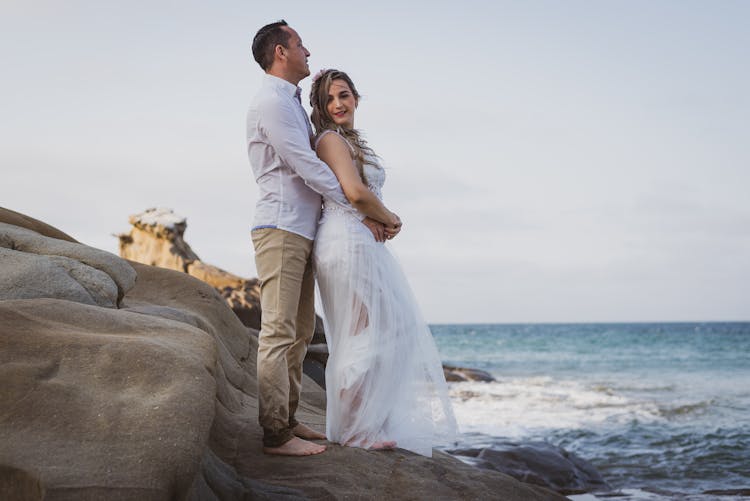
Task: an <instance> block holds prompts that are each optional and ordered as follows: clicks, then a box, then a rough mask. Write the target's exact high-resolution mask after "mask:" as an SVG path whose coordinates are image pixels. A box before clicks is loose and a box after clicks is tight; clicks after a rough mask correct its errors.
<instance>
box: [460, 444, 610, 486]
mask: <svg viewBox="0 0 750 501" xmlns="http://www.w3.org/2000/svg"><path fill="white" fill-rule="evenodd" d="M450 452H451V453H452V454H454V455H456V456H463V457H466V458H471V459H470V460H469V461H468V462H469V463H471V464H473V465H475V466H478V467H480V468H486V469H490V470H495V471H499V472H502V473H505V474H506V475H510V476H511V477H513V478H516V479H518V480H520V481H522V482H526V483H530V484H534V485H540V486H544V487H547V488H550V489H554V490H555V491H557V492H559V493H561V494H580V493H585V492H593V491H609V490H611V487H610V486H609V485H608V484H607V482H605V480H604V478H602V476H601V474H600V473H599V472H598V471H597V470H596V468H595V467H594V466H593V465H592V464H590V463H589V462H587V461H586V460H584V459H583V458H581V457H579V456H577V455H576V454H574V453H572V452H569V451H566V450H565V449H563V448H562V447H555V446H554V445H552V444H549V443H546V442H529V443H515V442H506V443H500V444H493V446H492V447H491V448H485V449H456V450H453V451H450Z"/></svg>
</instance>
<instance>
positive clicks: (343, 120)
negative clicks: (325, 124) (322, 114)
mask: <svg viewBox="0 0 750 501" xmlns="http://www.w3.org/2000/svg"><path fill="white" fill-rule="evenodd" d="M356 108H357V98H356V97H354V93H353V92H352V90H351V89H350V88H349V84H347V83H346V81H344V80H342V79H340V78H337V79H335V80H333V81H332V82H331V86H330V87H328V104H327V105H326V111H328V114H329V115H331V118H332V119H333V122H334V123H335V124H336V125H340V126H342V127H345V128H347V129H353V128H354V110H355V109H356Z"/></svg>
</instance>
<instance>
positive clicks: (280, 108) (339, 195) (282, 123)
mask: <svg viewBox="0 0 750 501" xmlns="http://www.w3.org/2000/svg"><path fill="white" fill-rule="evenodd" d="M292 106H293V104H292V103H288V102H285V100H283V99H278V100H273V101H272V100H268V101H265V102H263V103H261V109H260V116H261V117H263V118H262V120H261V122H260V124H259V125H260V128H261V129H262V130H263V132H265V134H266V137H267V138H268V142H269V143H270V144H271V146H272V147H273V149H274V150H275V151H276V153H277V154H278V155H279V156H280V157H281V159H282V160H283V161H284V163H286V164H287V165H288V166H289V167H290V168H291V169H292V170H294V172H296V173H297V174H298V175H299V176H300V177H301V178H302V179H303V180H304V181H305V184H306V185H307V186H309V187H310V188H311V189H313V190H314V191H316V192H318V193H320V194H321V195H323V196H324V197H326V198H329V199H331V200H333V201H334V202H336V203H337V204H339V205H341V206H342V207H344V208H346V209H348V210H351V211H352V212H354V208H353V207H352V206H351V205H349V204H348V203H347V199H346V197H345V196H344V192H343V190H342V188H341V185H340V184H339V181H338V179H336V176H335V175H334V174H333V172H331V170H330V169H329V168H328V166H327V165H326V164H325V163H323V162H322V161H321V160H320V159H319V158H318V157H317V155H316V154H315V152H314V151H313V150H312V148H311V147H310V138H309V137H308V136H307V133H306V132H305V131H302V130H301V129H300V126H299V123H298V122H297V120H298V119H297V116H296V114H297V113H301V111H300V110H295V109H294V108H293V107H292Z"/></svg>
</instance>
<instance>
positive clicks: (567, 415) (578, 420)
mask: <svg viewBox="0 0 750 501" xmlns="http://www.w3.org/2000/svg"><path fill="white" fill-rule="evenodd" d="M665 388H667V387H666V386H660V387H657V386H655V385H651V386H645V385H644V386H642V387H639V388H637V390H640V391H643V390H652V391H653V390H654V389H656V390H657V391H666V390H665ZM450 394H451V398H452V400H453V405H454V409H455V413H456V418H457V420H458V422H459V426H460V428H461V431H462V432H464V433H483V434H487V435H492V436H502V437H511V438H512V437H525V436H529V435H531V434H537V433H538V432H539V431H540V430H543V429H555V430H561V429H587V428H596V427H598V426H600V425H623V424H628V423H632V422H634V421H637V422H640V423H659V422H666V421H670V420H673V419H679V418H681V417H684V416H686V415H695V414H701V413H705V412H707V410H708V409H710V408H711V406H713V405H714V403H715V402H714V401H713V400H699V401H694V402H674V403H672V402H670V403H665V402H663V401H661V402H660V401H657V400H654V399H649V398H639V397H635V396H633V395H632V394H628V393H627V392H625V391H621V390H620V389H618V388H617V387H616V386H612V385H602V384H596V383H594V384H591V383H583V382H580V381H571V380H559V379H554V378H551V377H518V378H507V379H503V380H502V381H498V382H493V383H480V382H462V383H452V384H451V387H450Z"/></svg>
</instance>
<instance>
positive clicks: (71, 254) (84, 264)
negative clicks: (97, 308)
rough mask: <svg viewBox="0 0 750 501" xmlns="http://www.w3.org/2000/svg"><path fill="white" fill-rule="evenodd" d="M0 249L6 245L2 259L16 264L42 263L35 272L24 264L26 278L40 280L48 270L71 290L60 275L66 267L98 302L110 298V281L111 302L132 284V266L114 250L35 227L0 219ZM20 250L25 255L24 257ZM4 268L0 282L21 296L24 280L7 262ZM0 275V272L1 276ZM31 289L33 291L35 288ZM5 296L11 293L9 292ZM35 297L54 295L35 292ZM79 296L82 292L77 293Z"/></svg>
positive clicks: (63, 287)
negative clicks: (50, 234) (81, 242)
mask: <svg viewBox="0 0 750 501" xmlns="http://www.w3.org/2000/svg"><path fill="white" fill-rule="evenodd" d="M0 249H6V252H5V253H4V254H3V256H2V257H3V258H4V259H8V260H11V259H13V260H14V262H15V263H16V264H18V265H19V266H24V267H28V266H32V267H33V266H40V267H41V268H40V269H39V270H37V271H36V272H34V271H33V270H30V269H28V268H26V271H25V272H24V273H25V274H26V275H24V276H27V280H26V281H31V280H30V278H31V276H34V278H35V280H43V279H44V277H45V273H47V272H49V273H51V275H50V278H52V279H55V280H58V281H59V286H60V287H61V288H62V289H65V290H68V291H69V292H71V293H72V290H71V288H75V285H74V284H72V283H70V282H68V283H65V281H64V280H61V278H62V277H61V276H60V273H64V272H66V271H67V272H68V273H69V274H70V276H71V278H72V279H73V280H74V281H76V282H78V283H79V284H80V285H81V287H82V288H83V289H85V290H86V291H88V292H89V293H91V294H90V295H91V301H93V304H100V301H103V302H105V303H111V302H112V301H110V300H108V299H107V296H109V295H111V294H110V292H111V286H110V285H109V283H108V282H109V281H111V282H114V284H115V285H116V291H115V300H114V303H117V301H119V300H120V299H121V298H122V297H123V296H124V295H125V293H126V292H127V291H129V290H130V289H131V288H132V287H133V285H134V284H135V279H136V273H135V270H133V267H132V266H130V265H129V264H128V263H127V261H125V260H123V259H120V258H118V257H117V256H115V255H114V254H111V253H109V252H105V251H103V250H99V249H94V248H92V247H88V246H86V245H83V244H79V243H75V242H69V241H66V240H60V239H58V238H51V237H48V236H44V235H41V234H39V233H37V232H35V231H32V230H29V229H26V228H21V227H18V226H15V225H12V224H7V223H4V222H0ZM14 251H16V252H14ZM19 253H24V254H27V255H28V256H27V258H26V259H24V257H23V256H21V255H20V254H19ZM33 255H37V256H46V257H48V258H49V259H47V260H43V259H36V260H35V259H33V257H32V256H33ZM65 258H67V259H65ZM3 268H4V269H5V272H4V273H5V274H7V277H6V278H5V279H2V278H0V280H2V284H3V285H4V286H5V287H6V288H8V289H11V288H12V289H13V290H14V292H13V294H20V297H23V294H24V293H23V291H22V288H23V287H24V285H23V282H24V281H23V280H18V277H17V276H13V277H11V276H10V275H11V273H13V271H12V266H10V264H8V265H4V266H3ZM97 271H98V272H101V273H98V272H97ZM28 273H31V275H28ZM105 275H107V276H108V279H107V278H105ZM2 276H3V275H0V277H2ZM30 293H31V294H35V293H34V292H30ZM37 293H38V292H37ZM9 294H10V292H9ZM0 297H2V296H0ZM8 297H9V298H10V297H13V296H10V295H9V296H8ZM35 297H56V296H54V295H53V296H38V295H37V296H35ZM79 297H82V296H80V294H79ZM102 305H103V304H102Z"/></svg>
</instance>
